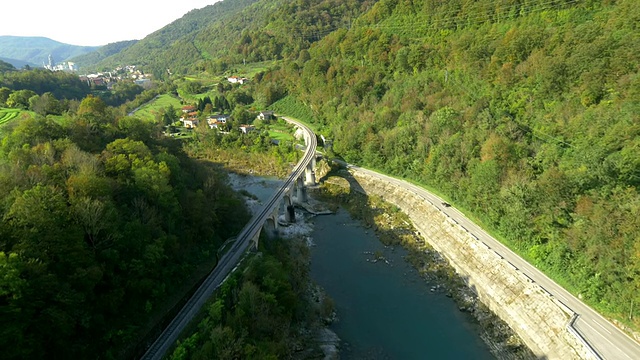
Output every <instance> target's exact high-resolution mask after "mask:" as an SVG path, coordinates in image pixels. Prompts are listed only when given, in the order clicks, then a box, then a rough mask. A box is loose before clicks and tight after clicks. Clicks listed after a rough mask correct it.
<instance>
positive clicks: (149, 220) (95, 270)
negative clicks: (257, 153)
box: [0, 96, 248, 359]
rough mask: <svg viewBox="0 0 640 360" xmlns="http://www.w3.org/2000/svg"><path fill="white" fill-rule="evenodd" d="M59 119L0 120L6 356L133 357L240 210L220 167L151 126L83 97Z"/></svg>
mask: <svg viewBox="0 0 640 360" xmlns="http://www.w3.org/2000/svg"><path fill="white" fill-rule="evenodd" d="M64 117H65V119H64V121H59V122H55V121H53V120H52V119H51V118H44V117H38V118H28V117H27V118H23V119H20V121H18V120H15V121H13V122H12V123H11V124H13V128H12V129H6V128H4V129H3V132H4V133H5V134H6V135H5V136H4V137H3V139H2V142H1V145H0V193H1V194H2V195H1V196H0V218H1V219H2V221H1V222H0V273H1V274H2V276H0V314H2V315H1V316H0V351H1V352H2V358H4V359H41V358H59V359H89V358H122V357H125V356H131V353H130V351H131V348H132V347H133V346H135V344H136V342H137V341H139V340H140V338H141V337H142V336H143V335H144V334H146V331H148V328H146V327H147V323H148V322H152V323H153V322H154V321H158V319H159V317H160V316H162V315H163V314H164V311H166V307H167V305H171V301H175V300H176V298H175V294H176V292H180V291H186V290H188V289H186V288H185V285H188V284H193V283H194V282H196V280H197V274H199V273H202V270H199V271H196V269H197V268H198V267H199V266H202V265H203V264H209V265H208V266H209V268H210V267H211V264H210V262H211V259H212V258H213V254H215V251H216V250H217V249H218V247H219V246H220V244H222V243H223V242H224V241H225V240H226V239H227V238H229V237H230V236H232V235H234V234H236V233H237V232H238V231H239V229H240V228H241V227H242V226H243V225H244V223H245V221H246V220H247V219H248V213H247V210H246V209H245V207H244V203H243V201H242V200H241V199H240V198H239V197H238V196H236V195H235V193H234V192H233V191H232V190H231V189H230V188H229V187H228V186H227V184H226V177H225V175H224V174H223V173H221V172H220V171H219V170H216V169H214V168H212V167H211V166H210V165H206V164H204V163H200V162H198V161H196V160H193V159H190V158H188V157H187V156H185V155H184V154H183V153H182V152H181V151H180V144H179V143H177V142H175V141H172V140H167V139H166V138H164V137H158V136H156V135H157V130H156V127H155V125H154V124H151V123H148V122H143V121H141V120H138V119H136V118H133V117H121V116H118V115H117V112H116V111H115V110H114V109H112V108H109V107H107V106H106V105H105V104H104V102H102V100H100V99H99V98H94V97H91V96H90V97H87V98H85V99H84V100H83V101H82V102H81V103H80V104H79V106H78V108H77V111H75V112H67V113H66V114H65V115H64ZM61 124H63V125H61ZM181 295H182V294H179V296H181ZM179 296H178V298H179ZM171 299H173V300H171ZM159 309H164V310H163V311H162V312H159V311H158V310H159ZM127 349H128V351H129V352H127V351H126V350H127Z"/></svg>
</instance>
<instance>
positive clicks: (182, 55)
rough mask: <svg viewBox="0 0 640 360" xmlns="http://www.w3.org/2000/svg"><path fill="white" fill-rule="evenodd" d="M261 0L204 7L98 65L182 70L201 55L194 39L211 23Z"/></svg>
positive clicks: (222, 20) (225, 2)
mask: <svg viewBox="0 0 640 360" xmlns="http://www.w3.org/2000/svg"><path fill="white" fill-rule="evenodd" d="M259 1H260V0H234V1H228V0H227V1H221V2H218V3H215V4H213V5H209V6H206V7H204V8H202V9H197V10H192V11H190V12H188V13H187V14H185V15H184V16H183V17H182V18H180V19H178V20H175V21H173V22H172V23H170V24H168V25H167V26H165V27H163V28H162V29H160V30H158V31H156V32H154V33H152V34H150V35H148V36H147V37H145V38H144V39H142V40H140V41H139V42H138V43H136V44H135V45H133V46H131V47H129V48H127V49H125V50H123V51H121V52H119V53H117V54H115V55H113V56H110V57H108V58H106V59H105V60H103V61H102V62H100V63H99V64H98V66H99V67H107V68H109V67H114V66H117V65H123V64H136V65H142V66H145V67H146V69H147V70H146V71H148V72H153V73H154V74H156V76H162V74H164V73H166V69H167V68H170V69H171V70H172V71H180V70H182V69H185V68H191V67H192V66H193V64H194V61H196V60H198V59H201V58H202V53H201V50H200V49H199V47H198V44H195V43H194V38H195V37H196V35H197V34H198V33H200V32H202V31H203V30H204V29H205V28H207V27H209V26H211V25H212V24H216V23H222V22H225V21H227V20H228V19H229V18H230V17H231V16H233V15H234V14H237V13H239V12H240V11H242V10H243V9H244V8H246V7H248V6H250V5H251V4H253V3H255V2H259Z"/></svg>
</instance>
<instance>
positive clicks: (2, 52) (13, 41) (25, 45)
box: [0, 35, 100, 67]
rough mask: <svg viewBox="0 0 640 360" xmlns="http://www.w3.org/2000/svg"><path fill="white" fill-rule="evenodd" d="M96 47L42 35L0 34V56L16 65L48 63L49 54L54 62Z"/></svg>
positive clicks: (41, 64) (93, 49)
mask: <svg viewBox="0 0 640 360" xmlns="http://www.w3.org/2000/svg"><path fill="white" fill-rule="evenodd" d="M98 48H100V47H99V46H79V45H71V44H65V43H62V42H59V41H56V40H52V39H50V38H47V37H44V36H13V35H4V36H0V57H2V58H6V59H9V60H11V61H10V63H12V64H13V63H14V62H16V64H18V66H16V65H15V64H14V66H16V67H23V66H24V65H25V64H22V66H20V64H21V63H20V62H24V63H26V64H27V65H30V66H32V65H36V66H39V67H42V66H43V64H46V63H48V57H49V55H51V57H52V58H53V61H54V62H62V61H68V60H70V59H71V58H73V57H75V56H80V55H83V54H86V53H90V52H92V51H95V50H97V49H98Z"/></svg>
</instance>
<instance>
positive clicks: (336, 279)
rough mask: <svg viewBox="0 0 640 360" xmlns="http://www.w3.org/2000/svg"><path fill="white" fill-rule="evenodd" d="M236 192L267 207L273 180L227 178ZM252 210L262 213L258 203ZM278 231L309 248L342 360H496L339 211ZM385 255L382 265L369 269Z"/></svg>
mask: <svg viewBox="0 0 640 360" xmlns="http://www.w3.org/2000/svg"><path fill="white" fill-rule="evenodd" d="M232 183H234V187H236V188H238V189H240V188H241V189H245V190H247V191H248V192H250V193H252V194H254V195H256V196H257V197H258V198H259V199H260V200H259V201H266V200H267V199H268V198H269V197H270V196H271V194H273V191H274V189H275V188H276V187H277V186H278V185H279V184H281V182H280V181H278V180H273V179H264V178H258V177H242V176H236V175H233V176H232ZM254 206H260V204H259V202H258V203H256V204H254ZM296 217H297V219H298V222H297V223H296V224H295V225H294V226H291V227H288V228H282V229H283V231H284V232H285V233H294V232H295V233H299V234H302V235H305V236H307V237H308V238H309V239H310V243H312V244H313V245H312V248H311V276H312V278H313V279H314V281H316V282H317V283H318V284H319V285H320V286H322V287H323V288H324V289H325V291H326V293H327V294H328V295H329V296H330V297H332V298H333V300H334V302H335V306H336V312H337V317H338V321H336V322H335V323H334V324H332V325H331V329H332V330H333V331H335V333H336V334H337V335H338V336H339V337H340V339H341V348H340V356H341V358H342V359H493V358H494V357H493V356H492V354H491V353H490V352H489V349H488V347H487V346H486V345H485V343H484V342H483V341H482V339H481V338H480V336H479V329H478V328H477V325H475V323H474V321H473V319H472V318H471V316H470V315H469V314H467V313H464V312H461V311H459V310H458V307H457V305H456V304H455V303H454V301H453V300H452V299H451V298H448V297H447V296H446V295H445V294H444V293H443V292H439V291H432V289H433V286H434V285H437V284H429V283H427V282H426V281H425V280H424V279H423V278H421V277H420V275H419V274H418V273H417V272H416V271H415V270H414V269H413V268H412V267H411V266H410V265H409V264H408V263H406V262H405V261H404V259H403V257H404V256H405V255H406V251H405V250H404V249H402V248H392V247H385V246H384V245H383V244H382V243H381V242H380V241H379V240H378V238H377V237H376V235H375V232H373V231H371V230H369V229H366V228H365V227H364V226H363V225H362V224H361V223H360V222H359V221H356V220H353V219H352V218H351V216H350V215H349V214H348V213H347V212H346V211H344V210H339V211H338V212H337V213H336V214H334V215H325V216H317V217H312V216H308V215H304V214H303V213H302V212H300V211H299V210H296ZM374 254H376V255H380V254H382V255H383V257H384V259H386V261H384V260H381V261H377V262H374V259H375V256H374Z"/></svg>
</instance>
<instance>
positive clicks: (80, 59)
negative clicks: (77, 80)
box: [70, 40, 138, 69]
mask: <svg viewBox="0 0 640 360" xmlns="http://www.w3.org/2000/svg"><path fill="white" fill-rule="evenodd" d="M137 42H138V40H127V41H119V42H115V43H111V44H107V45H105V46H102V47H100V48H98V49H96V50H95V51H93V52H90V53H87V54H83V55H80V56H76V57H74V58H72V59H70V60H71V61H73V62H75V63H76V64H78V66H79V67H80V68H82V69H86V68H91V67H93V66H94V65H96V64H97V63H99V62H101V61H102V60H104V59H106V58H108V57H109V56H112V55H115V54H118V53H119V52H121V51H123V50H125V49H127V48H129V47H130V46H133V45H135V44H136V43H137Z"/></svg>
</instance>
